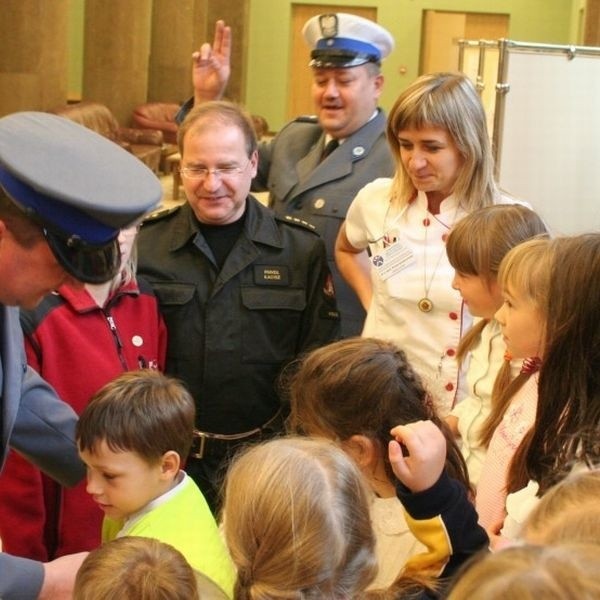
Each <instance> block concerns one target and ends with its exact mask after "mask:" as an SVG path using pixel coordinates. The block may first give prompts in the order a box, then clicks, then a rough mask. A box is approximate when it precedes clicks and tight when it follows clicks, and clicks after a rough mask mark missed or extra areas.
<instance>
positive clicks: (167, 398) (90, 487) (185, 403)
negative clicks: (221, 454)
mask: <svg viewBox="0 0 600 600" xmlns="http://www.w3.org/2000/svg"><path fill="white" fill-rule="evenodd" d="M195 413H196V411H195V406H194V401H193V399H192V397H191V395H190V394H189V392H188V391H187V390H186V388H185V387H184V386H183V384H181V383H180V382H178V381H177V380H175V379H172V378H170V377H167V376H165V375H162V374H161V373H159V372H158V371H152V370H148V369H146V370H142V371H131V372H129V373H124V374H122V375H120V376H119V377H117V378H116V379H114V380H113V381H112V382H110V383H108V384H107V385H105V386H104V387H103V388H101V389H100V390H99V391H98V392H97V393H96V394H95V395H94V396H93V397H92V399H91V400H90V403H89V404H88V405H87V406H86V408H85V409H84V411H83V413H82V414H81V417H80V419H79V422H78V423H77V428H76V432H75V435H76V440H77V445H78V448H79V454H80V456H81V459H82V460H83V462H84V463H85V464H86V466H87V488H86V490H87V492H88V494H90V495H91V497H92V499H93V500H94V502H96V503H97V504H98V506H99V507H100V509H101V510H102V511H103V512H104V521H103V524H102V541H103V542H110V541H111V540H114V539H116V538H119V537H123V536H142V537H149V538H155V539H158V540H160V541H162V542H166V543H168V544H171V545H172V546H173V547H174V548H176V549H177V550H179V551H180V552H181V553H182V554H183V555H184V557H185V558H186V560H187V561H188V562H189V563H190V565H191V566H192V567H193V568H194V569H196V570H197V571H199V572H200V573H202V574H204V575H206V576H207V577H209V578H210V579H212V580H213V581H214V582H215V584H217V585H219V586H220V587H221V588H222V589H223V590H224V592H226V593H227V595H228V596H231V593H232V590H233V581H234V579H235V573H234V569H233V565H232V563H231V559H230V558H229V555H228V553H227V550H226V548H225V545H224V543H223V541H222V540H221V537H220V534H219V530H218V528H217V524H216V522H215V520H214V517H213V515H212V513H211V511H210V509H209V507H208V504H207V503H206V500H205V499H204V496H203V495H202V493H201V492H200V490H199V489H198V487H197V486H196V484H195V483H194V481H193V480H192V479H191V478H190V477H188V476H187V475H186V473H185V471H183V470H182V469H181V463H182V457H185V456H187V455H188V452H189V449H190V446H191V444H192V433H193V429H194V419H195Z"/></svg>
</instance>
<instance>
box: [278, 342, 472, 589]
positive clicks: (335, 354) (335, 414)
mask: <svg viewBox="0 0 600 600" xmlns="http://www.w3.org/2000/svg"><path fill="white" fill-rule="evenodd" d="M283 385H284V386H285V387H286V388H287V389H286V392H287V394H288V395H289V400H290V405H291V415H290V425H291V427H292V429H293V430H295V431H298V432H303V433H305V434H308V435H311V436H320V437H325V438H328V439H331V440H335V441H336V442H337V443H338V444H339V445H340V447H341V448H342V449H343V450H344V451H345V452H346V453H347V454H348V455H349V456H350V457H351V458H352V459H353V460H354V461H355V463H356V464H357V465H358V467H359V468H360V470H361V471H362V473H363V474H364V475H365V477H366V478H367V480H368V482H369V484H370V487H371V489H372V491H373V496H372V501H371V505H370V512H371V521H372V524H373V528H374V531H375V535H376V538H377V556H378V563H379V572H378V575H377V578H376V579H375V581H374V582H373V584H372V585H371V587H372V588H385V587H388V586H390V585H391V584H392V583H393V582H394V581H395V579H396V578H397V576H398V573H399V572H400V571H401V569H402V568H403V567H404V565H405V563H406V562H407V560H408V559H409V558H410V557H411V556H413V555H414V554H417V553H418V552H420V551H422V550H423V549H424V547H423V545H422V544H420V543H419V542H418V541H417V539H416V538H415V536H414V535H413V534H412V533H411V531H410V529H409V526H408V524H407V522H406V519H405V516H404V511H403V509H402V505H401V504H400V502H399V500H398V498H397V496H396V478H395V476H394V473H393V471H392V467H391V465H390V462H389V460H388V454H387V448H388V442H389V441H390V439H391V438H390V430H391V429H392V428H393V427H395V426H397V425H403V424H406V423H411V422H413V421H418V420H431V421H433V422H434V423H435V424H436V425H437V426H438V427H440V429H441V430H442V431H443V432H444V435H445V436H446V440H447V457H446V466H447V470H448V473H449V475H450V476H451V477H452V478H454V479H458V480H459V481H460V482H461V483H462V484H463V485H464V487H465V490H466V489H468V486H469V483H468V474H467V470H466V466H465V463H464V460H463V458H462V455H461V453H460V450H459V448H458V446H457V445H456V442H455V441H454V436H453V435H452V432H451V431H450V430H449V428H448V427H447V426H446V425H445V423H443V422H442V421H441V420H440V418H439V417H438V416H437V415H436V413H435V410H434V407H433V403H432V401H431V399H430V397H429V395H428V393H427V392H426V390H425V389H424V387H423V385H422V383H421V379H420V378H419V376H418V375H417V374H416V373H415V372H414V370H413V369H412V367H411V366H410V364H409V363H408V361H407V359H406V355H405V354H404V352H403V351H402V350H400V349H399V348H398V347H397V346H395V345H394V344H393V343H392V342H388V341H383V340H378V339H375V338H348V339H345V340H342V341H339V342H335V343H333V344H329V345H327V346H324V347H321V348H318V349H316V350H314V351H313V352H311V353H310V354H308V355H307V356H306V357H305V358H304V359H303V360H301V361H300V362H299V363H298V364H297V365H296V368H295V371H294V372H293V373H291V370H290V371H288V374H287V380H286V375H285V374H284V379H283Z"/></svg>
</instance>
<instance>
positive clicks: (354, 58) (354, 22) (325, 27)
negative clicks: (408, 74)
mask: <svg viewBox="0 0 600 600" xmlns="http://www.w3.org/2000/svg"><path fill="white" fill-rule="evenodd" d="M302 34H303V35H304V39H305V40H306V42H307V43H308V44H309V46H310V47H311V48H313V50H312V52H311V54H310V57H311V59H312V60H311V62H310V66H311V67H317V68H348V67H357V66H359V65H363V64H365V63H367V62H373V63H376V64H379V63H380V62H381V60H382V59H384V58H385V57H386V56H388V54H389V53H390V52H391V51H392V50H393V48H394V38H393V37H392V36H391V34H390V33H389V31H387V30H386V29H384V28H383V27H381V25H378V24H377V23H375V22H374V21H370V20H369V19H364V18H363V17H358V16H356V15H350V14H348V13H327V14H321V15H317V16H315V17H312V18H311V19H309V20H308V21H307V22H306V23H305V25H304V27H303V29H302Z"/></svg>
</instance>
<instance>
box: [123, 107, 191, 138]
mask: <svg viewBox="0 0 600 600" xmlns="http://www.w3.org/2000/svg"><path fill="white" fill-rule="evenodd" d="M179 108H180V106H179V104H174V103H169V102H147V103H146V104H140V105H139V106H137V107H136V108H135V110H134V111H133V115H132V117H131V123H132V125H134V126H135V127H140V128H142V129H159V130H160V131H162V132H163V137H164V140H165V143H167V144H176V143H177V123H176V122H175V115H176V114H177V111H178V110H179Z"/></svg>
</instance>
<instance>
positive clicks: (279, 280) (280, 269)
mask: <svg viewBox="0 0 600 600" xmlns="http://www.w3.org/2000/svg"><path fill="white" fill-rule="evenodd" d="M254 283H255V284H256V285H289V284H290V274H289V267H286V266H285V265H275V266H270V265H254Z"/></svg>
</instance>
